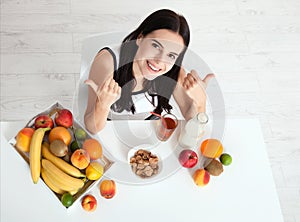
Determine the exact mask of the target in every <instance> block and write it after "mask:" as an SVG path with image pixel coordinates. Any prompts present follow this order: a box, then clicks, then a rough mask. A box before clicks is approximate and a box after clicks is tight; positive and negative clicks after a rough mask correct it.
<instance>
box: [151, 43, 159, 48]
mask: <svg viewBox="0 0 300 222" xmlns="http://www.w3.org/2000/svg"><path fill="white" fill-rule="evenodd" d="M152 46H153V47H154V48H156V49H160V47H159V45H158V44H156V43H155V42H153V43H152Z"/></svg>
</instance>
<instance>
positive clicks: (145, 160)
mask: <svg viewBox="0 0 300 222" xmlns="http://www.w3.org/2000/svg"><path fill="white" fill-rule="evenodd" d="M128 162H129V164H130V166H131V169H132V172H133V173H134V174H136V175H137V176H139V177H140V178H143V179H146V178H152V177H154V176H156V175H157V174H159V173H160V172H161V168H162V161H161V159H160V158H159V156H158V155H157V154H156V152H155V151H154V149H153V147H152V146H151V145H148V144H144V145H140V146H137V147H135V148H133V149H131V150H130V151H129V152H128Z"/></svg>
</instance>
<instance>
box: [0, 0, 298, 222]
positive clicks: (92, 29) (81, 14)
mask: <svg viewBox="0 0 300 222" xmlns="http://www.w3.org/2000/svg"><path fill="white" fill-rule="evenodd" d="M87 2H88V3H87ZM119 2H122V3H119ZM159 2H160V3H158V1H157V2H156V1H155V2H154V1H142V0H139V1H135V0H127V1H124V3H123V1H111V0H110V1H108V0H89V1H82V0H1V121H15V120H28V119H29V118H30V117H32V114H33V113H37V112H39V111H41V110H43V109H45V108H46V107H48V106H49V105H50V104H52V103H53V102H55V101H57V100H59V101H61V102H62V103H63V104H64V105H66V106H68V107H71V106H72V101H73V93H74V91H75V90H76V81H78V78H79V71H80V61H81V41H82V39H84V38H85V37H86V36H88V35H90V34H95V33H102V32H111V31H126V32H127V31H128V30H132V29H133V28H135V27H136V25H138V23H139V21H141V20H142V19H143V18H144V17H145V16H146V15H148V14H149V13H150V12H152V11H153V10H155V9H158V8H163V7H168V8H170V9H174V10H175V11H177V12H180V13H182V14H183V15H185V17H186V18H187V20H188V22H189V24H190V28H191V32H192V42H191V48H192V50H193V51H195V52H197V53H198V54H199V55H200V56H201V57H202V58H203V59H204V60H205V61H206V62H207V63H208V64H209V65H210V66H211V68H212V69H213V70H214V72H215V73H216V75H217V80H218V83H219V85H220V87H221V89H222V93H223V96H224V100H225V106H226V115H227V117H228V118H235V117H238V118H239V117H241V118H248V117H249V118H252V117H258V118H259V119H260V121H261V125H262V130H263V134H264V138H265V142H266V146H267V150H268V154H269V158H270V163H271V167H272V170H273V176H274V180H275V183H276V187H277V191H278V195H279V199H280V203H281V207H282V212H283V215H284V219H285V221H286V222H300V139H299V136H300V135H299V128H300V127H299V126H300V87H299V86H300V69H299V66H300V62H299V58H300V1H298V0H264V1H261V0H211V1H206V0H186V1H181V0H164V1H159ZM245 127H247V126H245ZM297 132H298V133H297ZM249 136H251V135H249ZM249 158H251V156H249ZM253 164H255V163H253ZM249 182H253V183H255V181H252V180H251V178H249ZM258 201H259V200H258ZM249 213H251V209H249Z"/></svg>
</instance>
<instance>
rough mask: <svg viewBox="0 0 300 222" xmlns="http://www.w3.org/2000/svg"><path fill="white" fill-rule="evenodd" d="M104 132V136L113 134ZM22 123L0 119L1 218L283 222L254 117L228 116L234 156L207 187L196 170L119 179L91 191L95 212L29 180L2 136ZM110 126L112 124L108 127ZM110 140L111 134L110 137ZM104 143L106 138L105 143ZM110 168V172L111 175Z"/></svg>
mask: <svg viewBox="0 0 300 222" xmlns="http://www.w3.org/2000/svg"><path fill="white" fill-rule="evenodd" d="M111 124H112V123H108V127H107V130H106V131H104V132H103V133H102V134H103V135H102V136H112V135H113V132H109V130H110V129H109V128H110V127H109V125H111ZM23 125H24V123H19V122H13V123H1V154H0V156H1V221H3V222H13V221H20V220H22V221H31V222H33V221H41V220H42V221H44V222H47V221H49V222H50V221H51V222H53V221H72V222H73V221H120V220H122V221H138V220H141V221H143V222H145V221H151V222H152V221H172V222H173V221H178V222H182V221H189V222H192V221H195V222H196V221H197V222H199V221H209V222H211V221H216V222H220V221H232V222H241V221H243V222H247V221H249V222H254V221H256V222H257V221H263V222H269V221H272V222H282V221H283V218H282V214H281V209H280V205H279V201H278V196H277V193H276V189H275V185H274V181H273V177H272V172H271V168H270V165H269V160H268V157H267V153H266V150H265V145H264V141H263V137H262V132H261V129H260V124H259V121H258V120H256V119H230V120H227V123H226V131H225V135H224V139H223V141H222V142H223V145H224V148H225V151H226V152H228V153H230V154H231V155H232V156H233V163H232V165H231V166H228V167H225V170H224V172H223V174H221V176H219V177H211V181H210V183H209V184H208V185H207V186H206V187H203V188H201V187H197V186H196V185H195V184H194V182H193V179H192V177H191V173H192V172H193V171H194V170H195V169H193V170H191V171H189V170H187V169H183V168H180V169H178V170H177V171H176V172H174V174H173V175H171V176H169V177H168V178H166V179H164V180H162V181H159V182H156V183H151V184H148V185H130V184H127V183H120V182H118V183H117V195H116V196H115V197H114V198H113V199H110V200H106V199H104V198H102V197H101V196H100V194H99V188H98V186H95V187H94V188H93V189H92V190H91V191H90V193H91V194H93V195H94V196H95V197H96V198H97V200H98V207H97V210H96V211H95V212H93V213H88V212H85V211H84V210H83V209H82V208H81V206H80V202H77V203H76V204H75V205H74V206H72V207H71V208H70V209H68V210H66V209H65V208H63V207H62V206H61V205H60V203H59V202H58V200H57V198H56V197H55V196H54V195H53V193H52V192H51V191H50V190H49V189H48V188H47V187H46V186H45V184H44V183H43V182H42V181H40V182H39V183H38V184H33V183H32V181H31V178H30V173H29V167H28V165H27V163H26V162H25V161H24V160H23V159H22V158H21V157H20V156H19V154H18V153H17V152H16V151H15V149H14V148H13V147H11V146H10V145H9V144H8V143H7V141H6V139H7V138H11V137H12V136H14V135H15V133H16V131H17V130H18V129H19V128H20V127H22V126H23ZM111 129H112V128H111ZM109 140H112V138H109ZM104 143H106V141H104ZM113 167H114V166H112V168H111V171H108V173H112V172H113V171H114V170H113Z"/></svg>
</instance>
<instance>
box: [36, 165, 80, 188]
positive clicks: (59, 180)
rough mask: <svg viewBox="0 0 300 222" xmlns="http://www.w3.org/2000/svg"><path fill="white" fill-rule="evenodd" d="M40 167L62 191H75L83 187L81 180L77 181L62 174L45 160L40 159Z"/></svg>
mask: <svg viewBox="0 0 300 222" xmlns="http://www.w3.org/2000/svg"><path fill="white" fill-rule="evenodd" d="M42 167H43V169H45V172H46V173H47V175H48V177H49V179H50V180H51V181H52V182H53V183H54V184H56V185H57V186H58V187H59V188H60V189H62V190H65V191H77V190H79V189H80V188H82V187H83V185H84V182H83V180H82V179H78V178H75V177H72V176H70V175H68V174H66V173H64V172H63V171H62V170H60V169H59V168H58V167H57V166H55V165H54V164H53V163H52V162H51V161H49V160H47V159H42Z"/></svg>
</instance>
